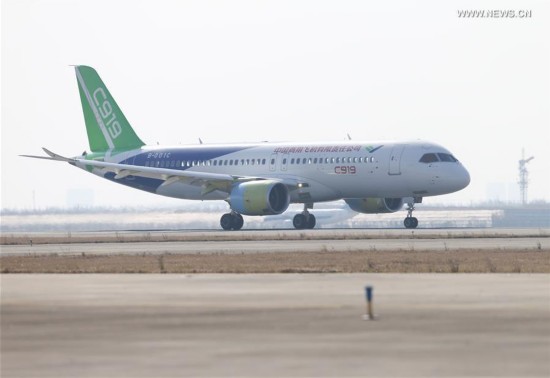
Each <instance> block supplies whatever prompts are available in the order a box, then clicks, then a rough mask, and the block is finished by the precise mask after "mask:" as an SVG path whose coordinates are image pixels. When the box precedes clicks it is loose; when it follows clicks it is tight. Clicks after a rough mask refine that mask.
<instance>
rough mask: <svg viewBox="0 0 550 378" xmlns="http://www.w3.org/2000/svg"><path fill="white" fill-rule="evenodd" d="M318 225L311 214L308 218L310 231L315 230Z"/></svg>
mask: <svg viewBox="0 0 550 378" xmlns="http://www.w3.org/2000/svg"><path fill="white" fill-rule="evenodd" d="M316 223H317V220H316V219H315V215H313V214H309V217H307V228H309V229H312V228H315V224H316Z"/></svg>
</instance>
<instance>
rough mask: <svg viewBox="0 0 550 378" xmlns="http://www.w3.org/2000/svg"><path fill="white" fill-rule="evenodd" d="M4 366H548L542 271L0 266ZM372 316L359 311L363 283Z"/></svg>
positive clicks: (328, 369) (101, 369)
mask: <svg viewBox="0 0 550 378" xmlns="http://www.w3.org/2000/svg"><path fill="white" fill-rule="evenodd" d="M1 284H2V295H1V304H2V306H1V331H2V333H1V342H2V343H1V376H2V377H27V376H43V377H44V376H45V377H76V376H85V377H91V376H94V377H97V376H101V377H104V376H114V377H118V376H132V377H140V376H150V377H153V376H154V377H172V376H432V377H435V376H437V377H448V376H522V377H527V376H539V377H543V376H544V377H548V376H550V275H547V274H539V275H529V274H517V275H499V274H485V275H464V274H447V275H438V274H408V275H407V274H379V275H373V274H351V275H345V274H340V275H323V274H310V275H288V274H287V275H284V274H283V275H278V274H273V275H151V274H147V275H139V274H136V275H5V274H4V275H2V276H1ZM365 284H371V285H373V287H374V312H375V314H377V316H378V319H377V320H375V321H363V320H362V315H363V314H364V312H365V301H364V286H365Z"/></svg>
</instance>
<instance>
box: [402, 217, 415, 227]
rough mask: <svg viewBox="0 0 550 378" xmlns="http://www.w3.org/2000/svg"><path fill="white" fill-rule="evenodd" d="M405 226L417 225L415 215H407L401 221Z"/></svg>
mask: <svg viewBox="0 0 550 378" xmlns="http://www.w3.org/2000/svg"><path fill="white" fill-rule="evenodd" d="M403 224H404V225H405V228H416V227H417V226H418V219H416V218H415V217H407V218H405V220H404V221H403Z"/></svg>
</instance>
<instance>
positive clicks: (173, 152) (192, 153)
mask: <svg viewBox="0 0 550 378" xmlns="http://www.w3.org/2000/svg"><path fill="white" fill-rule="evenodd" d="M248 148H251V147H248V146H247V147H243V146H239V147H184V148H162V149H155V150H149V151H144V152H141V153H139V154H137V155H135V156H134V157H131V158H129V159H126V160H123V161H121V162H120V164H131V165H138V166H145V163H146V162H147V161H149V162H156V161H164V162H165V164H164V167H165V168H171V169H172V168H173V169H179V170H186V169H188V168H190V167H182V166H181V164H180V166H179V167H172V166H167V165H166V163H168V164H170V162H171V161H180V162H181V161H206V160H212V159H217V158H220V157H222V156H224V155H228V154H231V153H234V152H239V151H242V150H245V149H248Z"/></svg>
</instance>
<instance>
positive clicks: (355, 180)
mask: <svg viewBox="0 0 550 378" xmlns="http://www.w3.org/2000/svg"><path fill="white" fill-rule="evenodd" d="M75 72H76V78H77V83H78V90H79V94H80V99H81V102H82V109H83V113H84V121H85V125H86V131H87V134H88V141H89V147H90V152H86V151H85V152H84V153H82V155H79V156H74V157H70V158H67V157H64V156H61V155H58V154H56V153H53V152H51V151H50V150H48V149H46V148H43V150H44V152H45V153H46V154H47V156H36V155H21V156H25V157H32V158H39V159H47V160H54V161H62V162H66V163H69V164H71V165H73V166H76V167H78V168H81V169H84V170H86V171H88V172H90V173H93V174H95V175H98V176H100V177H103V178H105V179H107V180H110V181H113V182H116V183H118V184H123V185H127V186H130V187H132V188H136V189H140V190H144V191H147V192H150V193H155V194H159V195H163V196H168V197H174V198H182V199H190V200H223V201H226V202H227V203H228V204H229V208H230V211H229V212H228V213H226V214H223V215H222V216H221V219H220V225H221V227H222V228H223V229H224V230H240V229H241V228H242V227H243V225H244V219H243V217H242V216H243V215H246V216H269V215H279V214H282V213H284V212H285V211H286V210H287V208H288V206H289V204H290V203H298V204H302V205H303V211H302V212H300V213H298V214H296V215H295V216H294V218H293V222H292V223H293V225H294V227H295V228H296V229H312V228H314V227H315V226H316V218H315V215H314V214H313V213H311V212H310V211H309V210H311V209H313V206H314V204H315V203H319V202H328V201H336V200H341V199H343V200H344V201H345V202H346V203H347V205H348V206H349V207H350V208H351V209H352V210H354V211H356V212H360V213H367V214H374V213H392V212H396V211H399V210H400V209H402V208H403V206H404V204H407V216H406V217H405V219H404V222H403V223H404V226H405V227H406V228H409V229H412V228H416V227H417V226H418V219H417V218H415V217H414V216H413V211H414V205H415V204H417V203H422V200H423V198H424V197H431V196H438V195H443V194H448V193H453V192H456V191H459V190H461V189H463V188H465V187H466V186H468V184H469V183H470V175H469V173H468V171H467V170H466V168H465V167H464V166H463V165H462V164H461V163H460V162H459V161H458V159H456V158H455V157H454V155H453V154H451V152H450V151H449V150H447V149H446V148H444V147H442V146H440V145H438V144H435V143H431V142H427V141H355V140H346V141H339V142H334V141H333V142H304V143H270V142H261V143H257V144H252V143H247V144H202V143H201V144H200V145H189V146H175V147H168V146H159V145H146V144H145V143H144V142H143V141H142V140H141V139H140V138H139V137H138V135H137V134H136V133H135V131H134V129H133V128H132V127H131V126H130V123H129V122H128V120H127V119H126V117H125V116H124V114H123V113H122V111H121V110H120V108H119V106H118V104H117V103H116V102H115V100H114V98H113V96H112V95H111V93H110V92H109V91H108V89H107V87H106V86H105V84H104V83H103V81H102V80H101V78H100V76H99V75H98V73H97V72H96V71H95V70H94V69H93V68H92V67H88V66H82V65H81V66H75Z"/></svg>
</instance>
